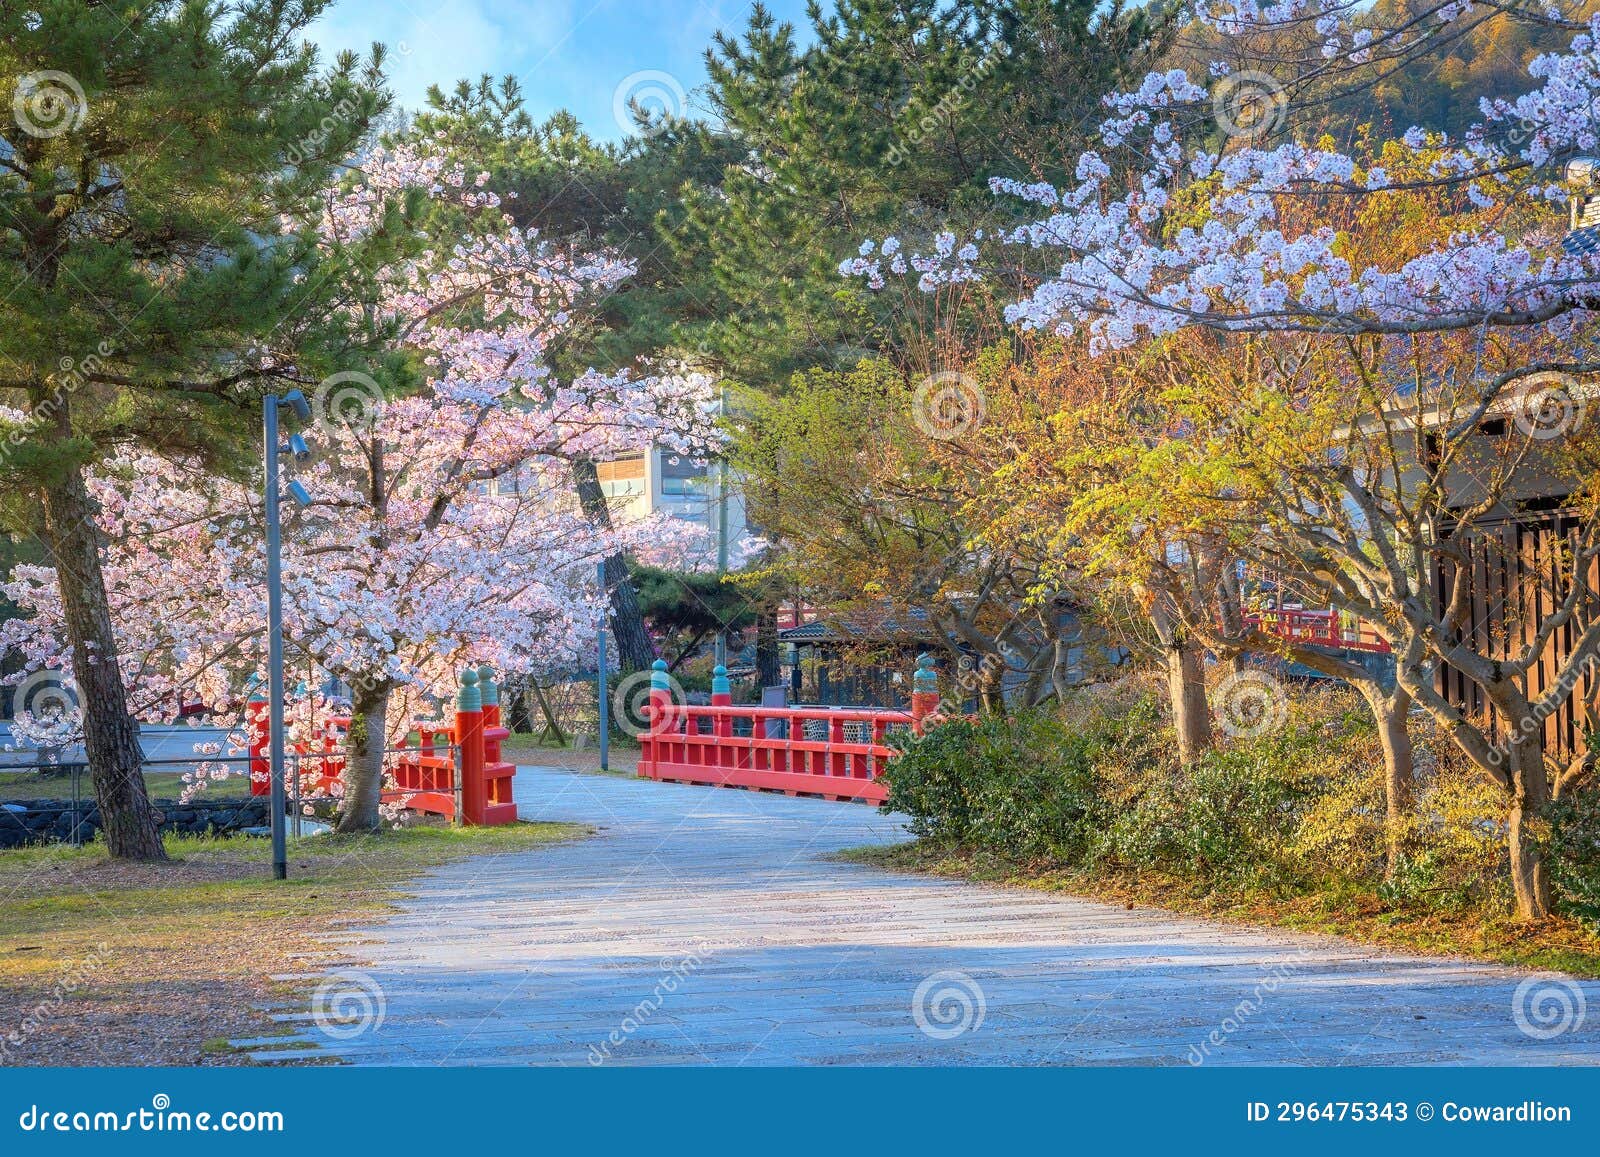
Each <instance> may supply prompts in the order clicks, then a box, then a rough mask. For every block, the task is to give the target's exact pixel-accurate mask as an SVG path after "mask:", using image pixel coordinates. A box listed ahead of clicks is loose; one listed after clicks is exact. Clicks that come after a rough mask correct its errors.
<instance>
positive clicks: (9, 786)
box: [0, 770, 250, 800]
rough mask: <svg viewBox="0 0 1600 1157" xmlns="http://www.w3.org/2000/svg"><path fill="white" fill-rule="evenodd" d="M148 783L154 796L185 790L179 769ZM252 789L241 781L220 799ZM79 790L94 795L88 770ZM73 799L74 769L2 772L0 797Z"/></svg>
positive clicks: (165, 796)
mask: <svg viewBox="0 0 1600 1157" xmlns="http://www.w3.org/2000/svg"><path fill="white" fill-rule="evenodd" d="M144 784H145V790H146V791H147V792H148V793H149V795H150V798H151V799H177V798H178V794H179V793H180V792H181V791H182V790H183V775H182V773H181V772H176V771H155V772H146V773H145V777H144ZM249 792H250V789H249V786H248V785H246V784H244V783H243V781H242V780H241V782H240V785H239V787H238V789H237V790H234V791H229V792H226V793H223V792H221V791H219V793H218V794H217V796H216V798H218V799H221V798H223V796H224V794H226V796H227V797H229V798H232V797H238V796H244V795H248V794H249ZM78 793H79V797H80V798H82V799H91V798H92V797H93V796H94V785H93V783H91V782H90V779H89V773H88V771H87V770H85V771H84V773H83V774H82V775H81V776H80V777H79V778H78ZM71 798H72V773H71V772H65V773H62V774H59V775H40V774H39V773H38V772H35V771H27V772H21V771H0V800H29V799H71Z"/></svg>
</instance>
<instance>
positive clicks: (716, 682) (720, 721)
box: [708, 663, 735, 767]
mask: <svg viewBox="0 0 1600 1157" xmlns="http://www.w3.org/2000/svg"><path fill="white" fill-rule="evenodd" d="M711 706H713V707H732V706H733V685H732V684H731V683H729V682H728V669H727V668H726V667H724V666H723V665H722V664H721V663H718V664H717V665H716V666H715V667H713V668H712V669H711ZM711 733H712V734H713V735H715V736H716V737H717V740H718V742H717V753H716V758H715V759H713V760H709V761H708V762H711V763H715V764H716V765H717V766H718V767H732V766H733V765H734V754H735V753H734V750H733V744H731V743H723V742H721V741H722V740H724V739H732V738H733V716H731V715H719V716H717V717H716V718H715V719H713V720H712V721H711Z"/></svg>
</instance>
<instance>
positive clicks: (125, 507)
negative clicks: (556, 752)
mask: <svg viewBox="0 0 1600 1157" xmlns="http://www.w3.org/2000/svg"><path fill="white" fill-rule="evenodd" d="M486 182H487V178H486V176H484V175H479V176H478V177H476V178H475V179H473V180H468V178H467V175H466V173H465V172H464V170H463V169H462V167H461V166H460V165H458V164H453V163H452V162H450V161H449V160H448V159H447V158H446V157H445V156H444V154H443V153H442V152H440V151H439V150H438V149H437V148H436V147H434V146H433V145H432V143H431V142H426V141H424V142H420V143H414V144H401V145H397V146H393V147H388V148H380V149H377V150H375V151H374V152H373V154H372V155H371V156H369V157H368V158H367V159H366V161H365V162H364V164H363V166H362V168H361V170H360V172H359V174H358V175H357V177H356V178H355V179H353V180H351V181H350V182H347V183H346V184H345V185H344V186H343V187H341V188H339V189H337V190H330V192H329V194H328V195H327V197H326V198H325V203H324V212H323V215H322V218H321V220H320V222H319V223H318V226H317V227H318V229H319V232H320V235H321V238H322V243H323V245H324V247H325V248H326V250H327V251H328V253H329V255H330V260H331V261H332V262H338V261H339V259H340V257H341V255H343V254H346V253H350V254H353V253H356V252H360V253H362V254H364V255H368V256H370V254H371V252H372V251H373V249H374V247H375V246H381V245H384V244H387V239H386V238H385V236H384V234H385V232H386V231H389V230H393V229H395V228H397V227H398V224H399V223H401V222H404V221H405V220H406V219H407V214H408V213H410V211H411V209H414V207H415V205H414V203H415V199H416V197H417V195H418V194H419V193H420V194H422V195H424V196H426V197H427V198H429V200H430V202H431V204H430V208H431V210H432V213H431V220H432V221H433V222H435V223H441V222H443V223H446V224H447V225H449V226H453V227H456V228H457V229H459V238H458V240H457V241H456V242H455V243H454V244H452V245H450V246H448V247H434V246H424V247H421V248H420V249H419V250H417V251H415V252H412V253H405V254H404V255H403V256H397V257H396V259H394V260H392V261H391V262H389V263H388V264H385V265H382V266H378V267H376V268H375V269H373V270H372V271H371V272H369V273H367V274H366V277H367V280H366V283H365V285H364V287H363V291H362V292H359V293H356V294H354V295H352V298H351V300H350V302H349V304H348V306H347V308H348V309H349V310H350V312H351V316H352V322H353V328H355V329H362V328H364V329H365V330H366V331H367V332H369V333H371V334H375V335H379V336H380V337H381V338H382V339H383V340H384V341H385V342H386V343H392V349H393V350H394V351H395V352H397V353H398V354H400V355H402V356H406V357H410V358H414V359H415V360H416V361H417V362H418V363H419V364H420V365H422V366H423V367H424V373H425V375H426V383H425V384H424V385H423V386H422V387H421V388H420V389H416V390H413V391H410V392H407V393H403V394H401V395H399V396H393V397H391V396H387V395H386V393H385V391H383V390H382V389H380V387H379V385H378V381H377V378H376V376H375V375H374V374H373V373H369V372H367V370H365V369H355V368H352V369H347V370H343V371H340V372H338V373H334V374H332V375H329V376H328V377H327V378H325V379H324V380H323V381H322V382H321V383H320V384H319V385H318V386H317V387H316V389H315V391H314V394H315V397H314V408H315V412H316V416H317V429H316V430H315V431H308V436H309V437H310V438H311V439H312V441H314V442H315V443H317V445H318V448H319V452H318V453H317V455H316V456H315V458H314V459H313V460H311V461H310V462H309V463H306V464H302V465H300V466H298V467H297V469H296V478H297V481H298V482H299V484H300V485H302V486H303V487H305V489H306V491H307V492H308V493H309V495H310V496H311V501H310V503H309V504H308V505H306V506H305V507H304V509H302V510H300V511H299V512H298V514H296V515H293V516H291V518H290V520H289V522H288V524H287V525H286V529H285V537H284V548H283V553H284V593H285V607H286V612H285V630H286V633H287V635H288V636H289V637H290V638H291V639H292V640H293V643H294V646H295V647H296V648H298V650H299V651H300V652H301V653H303V654H304V655H305V656H306V657H307V658H308V659H309V660H310V661H311V662H314V663H315V664H316V665H317V666H318V667H320V668H322V669H324V670H326V671H327V672H329V673H331V674H333V675H335V676H337V677H338V678H339V679H340V680H342V681H343V682H345V683H346V684H348V685H349V686H350V688H351V689H352V704H351V725H350V732H349V740H348V743H347V750H346V757H347V758H346V770H345V773H344V779H343V785H342V787H343V790H342V801H341V804H340V815H339V821H338V826H339V828H340V830H349V831H353V830H365V829H370V828H372V827H374V826H376V825H377V824H378V822H379V817H380V812H379V797H380V791H381V788H382V784H383V753H384V750H385V748H386V746H388V745H389V744H390V743H391V742H392V741H393V740H394V739H395V738H396V737H397V736H398V735H400V734H403V732H404V731H405V730H406V729H408V728H409V725H410V722H411V720H412V718H413V717H414V714H415V712H417V711H418V710H419V709H420V708H421V707H422V706H423V704H424V703H425V702H426V701H428V700H429V699H430V697H431V698H432V699H433V700H434V701H437V699H439V698H442V697H444V696H445V695H447V694H448V691H449V689H450V688H451V687H452V686H453V684H454V672H455V671H456V670H458V669H459V667H460V666H461V665H462V664H463V663H465V662H467V661H471V662H474V663H478V662H492V663H496V664H499V665H502V666H506V667H511V668H514V669H518V670H528V669H534V668H537V667H540V666H542V665H557V664H560V663H564V662H570V661H572V660H574V659H575V658H576V657H577V656H578V653H579V650H580V648H585V647H587V646H588V643H589V641H590V640H592V638H593V632H594V630H595V625H596V623H597V622H598V620H599V617H600V615H601V613H602V611H601V607H602V605H603V602H604V596H603V592H600V591H599V590H598V589H597V587H596V585H595V584H594V582H593V579H594V570H595V567H594V564H595V562H596V561H598V559H600V558H603V557H605V556H607V555H609V554H614V553H617V552H651V551H653V552H654V553H655V555H656V557H660V558H662V559H663V560H664V561H673V551H674V547H675V546H676V545H677V544H678V542H679V540H680V539H682V538H683V537H684V535H683V533H682V532H681V531H678V530H674V529H673V528H672V527H671V526H670V525H666V524H663V523H662V522H661V521H660V520H651V521H648V522H638V523H635V524H632V525H617V526H613V527H610V528H601V527H597V526H596V525H595V524H593V523H592V522H591V521H590V520H589V519H587V518H586V517H585V516H584V515H583V512H582V511H581V510H580V509H579V508H578V506H577V504H576V502H575V501H574V500H571V499H570V498H569V497H567V496H569V495H570V494H571V493H572V486H571V481H570V477H569V471H570V468H571V467H570V463H571V462H572V461H573V460H574V459H575V458H578V457H581V456H601V457H604V456H607V455H612V454H617V453H622V452H625V451H632V450H639V449H647V448H649V447H652V446H661V447H665V448H667V449H668V450H670V451H672V452H676V453H682V454H690V455H696V456H704V455H705V454H707V453H709V452H710V451H711V450H712V449H713V448H714V445H715V441H716V437H717V435H716V433H715V427H714V424H713V421H712V417H711V414H712V410H713V408H714V407H713V404H712V388H711V382H710V380H709V379H708V378H706V377H705V376H703V375H698V374H689V373H678V372H662V373H646V374H634V373H631V372H615V373H601V372H597V371H593V370H591V371H588V372H586V373H583V374H580V375H578V376H577V377H575V378H572V379H570V380H562V379H560V378H558V377H557V375H555V374H554V373H553V371H552V370H551V367H550V357H549V355H550V353H551V350H552V347H553V345H554V343H556V342H558V341H559V340H560V339H561V337H562V336H563V335H564V334H565V333H567V332H570V330H571V328H572V327H573V326H575V325H577V324H579V323H580V320H581V319H582V318H583V311H584V310H585V308H586V307H587V306H589V305H591V304H593V302H594V301H595V300H596V299H598V298H600V297H603V295H604V294H605V293H606V292H607V291H608V290H609V289H611V288H612V287H614V286H615V285H617V284H618V283H619V282H620V281H621V280H622V279H624V278H626V277H627V276H628V275H629V273H630V268H629V266H627V265H626V264H625V263H623V262H620V261H618V260H616V259H615V258H613V257H611V256H609V255H606V254H582V253H576V254H575V253H567V252H563V251H560V250H558V249H556V248H555V247H553V246H550V245H547V244H545V243H543V242H542V241H541V240H540V239H539V238H538V237H537V236H536V235H535V234H533V233H532V232H529V231H524V230H520V229H518V228H516V227H515V226H514V225H513V224H512V223H511V221H510V220H509V218H507V217H505V216H504V215H502V214H501V213H499V212H498V208H499V201H498V198H497V197H496V196H495V195H494V194H493V193H491V192H487V191H485V190H484V185H485V184H486ZM408 206H409V207H408ZM280 372H284V373H285V374H286V376H287V375H289V374H292V372H293V371H292V370H281V371H280ZM308 384H309V383H308ZM115 466H116V469H114V470H111V471H108V472H105V473H104V474H102V475H100V476H98V477H97V478H96V480H95V484H96V489H97V497H98V498H99V501H100V509H101V518H102V529H103V531H104V533H105V537H106V539H107V541H108V542H109V543H110V544H111V545H110V547H109V548H108V551H107V554H108V561H107V571H108V574H109V575H112V576H114V577H113V578H112V581H111V582H110V583H109V584H108V586H109V588H110V592H111V596H112V601H113V606H114V608H115V616H114V617H115V620H116V622H117V624H118V630H119V632H120V633H121V634H122V635H123V636H124V649H123V655H124V659H123V664H122V666H123V673H124V678H125V681H126V682H127V683H128V685H129V686H130V688H131V689H132V691H133V693H134V694H135V695H136V696H138V697H139V699H140V701H141V702H143V703H147V704H150V705H151V706H152V707H154V705H156V704H159V703H164V702H173V701H175V699H176V697H177V696H178V695H180V694H194V693H198V694H200V695H202V696H203V697H205V698H206V699H207V700H208V701H212V702H220V701H226V700H227V699H228V698H229V697H230V694H231V693H232V692H233V691H234V689H236V688H237V686H238V683H237V679H238V677H239V675H240V673H241V671H249V670H254V669H255V668H256V667H257V666H258V665H259V662H260V650H261V643H260V640H261V638H262V634H263V624H264V617H265V616H264V601H265V595H264V590H263V586H262V571H263V570H264V561H263V559H262V557H261V548H260V542H261V533H260V518H259V510H258V509H257V505H258V504H257V500H256V498H255V495H254V490H253V489H252V488H250V487H248V486H245V485H241V484H238V483H234V482H230V481H228V480H226V479H218V478H207V477H205V476H204V473H203V470H202V468H201V466H200V465H199V464H197V463H194V462H168V461H163V460H161V459H159V458H156V457H153V456H148V455H147V456H138V457H133V456H129V457H125V458H123V459H120V460H119V461H118V462H117V463H115ZM8 593H9V594H10V596H11V597H12V598H13V599H14V600H15V601H17V602H18V603H19V604H20V605H22V606H24V607H26V608H28V609H30V610H32V611H33V612H34V613H33V614H32V616H31V617H30V618H28V619H26V620H15V621H13V622H12V623H8V624H7V625H6V628H7V630H9V631H10V632H11V633H12V637H11V639H10V642H11V643H12V644H13V645H20V646H23V647H25V648H28V649H30V652H31V653H32V654H34V655H35V656H36V657H37V658H38V659H39V660H40V661H44V660H46V659H49V660H51V661H60V660H62V659H63V658H64V656H62V655H60V654H59V653H55V654H51V653H50V651H51V647H52V645H53V644H54V641H55V640H56V639H57V638H59V632H58V630H57V628H58V626H59V605H58V603H57V602H56V601H55V596H54V579H53V575H52V574H50V573H49V572H48V571H46V570H44V569H39V568H35V569H32V570H21V571H19V573H18V575H17V577H16V581H14V582H13V583H12V584H11V587H10V589H9V591H8ZM24 636H25V637H24ZM240 739H241V737H238V736H236V737H235V741H236V746H242V742H239V741H240Z"/></svg>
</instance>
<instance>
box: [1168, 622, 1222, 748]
mask: <svg viewBox="0 0 1600 1157" xmlns="http://www.w3.org/2000/svg"><path fill="white" fill-rule="evenodd" d="M1167 694H1168V695H1169V696H1170V698H1171V700H1172V725H1173V727H1174V728H1176V730H1177V732H1178V761H1179V762H1180V763H1182V764H1183V766H1185V767H1188V766H1190V765H1191V764H1193V763H1194V762H1195V761H1196V760H1198V759H1199V758H1200V757H1201V756H1202V755H1203V754H1205V753H1206V752H1207V751H1209V750H1210V749H1211V705H1210V703H1209V702H1208V701H1207V699H1206V670H1205V663H1204V662H1203V661H1202V659H1201V657H1200V650H1199V648H1197V647H1195V646H1194V645H1193V644H1192V643H1189V642H1187V641H1182V640H1180V641H1179V642H1176V643H1173V644H1172V645H1171V646H1170V647H1168V648H1167Z"/></svg>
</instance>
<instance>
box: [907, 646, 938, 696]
mask: <svg viewBox="0 0 1600 1157" xmlns="http://www.w3.org/2000/svg"><path fill="white" fill-rule="evenodd" d="M911 689H912V690H913V691H923V692H931V693H935V694H936V693H937V692H938V690H939V672H937V671H935V670H934V669H933V656H932V655H930V654H928V652H926V651H924V652H922V654H920V655H918V656H917V669H916V671H914V672H913V673H912V675H911Z"/></svg>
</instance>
